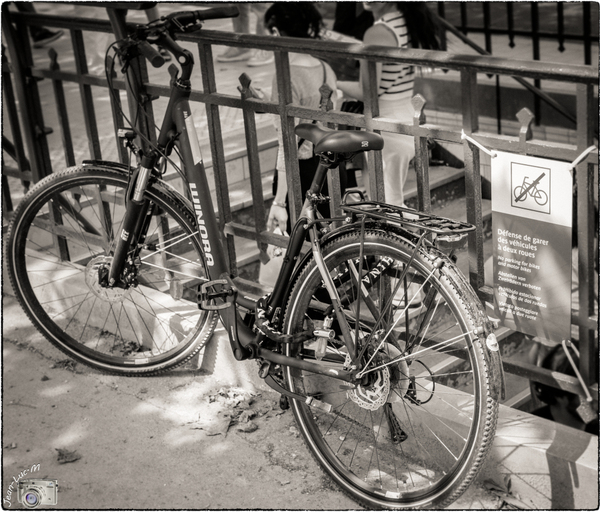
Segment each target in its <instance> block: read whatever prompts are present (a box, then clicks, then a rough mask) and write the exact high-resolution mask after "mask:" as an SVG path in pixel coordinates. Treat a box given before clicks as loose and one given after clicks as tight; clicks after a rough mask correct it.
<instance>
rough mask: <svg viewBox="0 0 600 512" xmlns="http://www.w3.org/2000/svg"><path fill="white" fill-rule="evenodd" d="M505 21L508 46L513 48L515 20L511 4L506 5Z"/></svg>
mask: <svg viewBox="0 0 600 512" xmlns="http://www.w3.org/2000/svg"><path fill="white" fill-rule="evenodd" d="M506 20H507V24H508V46H509V47H510V48H514V47H515V18H514V11H513V2H507V3H506Z"/></svg>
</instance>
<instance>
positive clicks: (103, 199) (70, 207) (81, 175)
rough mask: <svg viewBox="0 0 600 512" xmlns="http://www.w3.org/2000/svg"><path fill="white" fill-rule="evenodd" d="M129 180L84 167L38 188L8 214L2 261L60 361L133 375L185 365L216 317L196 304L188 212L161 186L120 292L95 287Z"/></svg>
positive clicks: (197, 258) (197, 256)
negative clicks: (70, 359)
mask: <svg viewBox="0 0 600 512" xmlns="http://www.w3.org/2000/svg"><path fill="white" fill-rule="evenodd" d="M128 182H129V176H128V174H127V173H126V172H124V171H121V170H119V169H114V168H109V167H104V166H91V165H86V166H84V167H82V168H72V169H67V170H66V171H64V172H61V173H56V174H52V175H50V176H48V177H47V178H45V179H44V180H42V181H40V182H39V183H38V184H37V185H36V186H35V187H34V188H33V189H32V190H31V191H30V193H29V194H28V195H27V196H26V197H25V198H24V199H23V201H22V202H21V203H20V204H19V206H18V208H17V210H16V211H15V217H14V219H13V221H12V223H11V226H10V228H9V231H8V237H7V244H6V252H5V254H6V258H7V264H8V273H9V277H10V281H11V283H12V285H13V288H14V291H15V294H16V297H17V299H18V301H19V302H20V304H21V306H22V307H23V309H24V310H25V312H26V314H27V315H28V317H29V318H30V319H31V321H32V322H33V324H34V325H35V327H36V328H37V329H38V330H39V331H40V332H41V333H42V334H43V335H44V336H45V337H46V338H47V339H48V340H49V341H50V342H52V343H53V344H54V345H55V346H57V347H58V348H59V349H60V350H62V351H63V352H65V353H66V354H68V355H69V356H71V357H73V358H75V359H76V360H78V361H81V362H83V363H85V364H87V365H89V366H92V367H95V368H98V369H100V370H104V371H108V372H112V373H119V374H127V375H141V374H145V375H147V374H149V373H157V372H160V371H163V370H166V369H168V368H172V367H174V366H177V365H179V364H182V363H184V362H185V361H187V360H189V359H190V358H191V357H192V356H193V355H194V354H196V353H197V352H198V351H199V350H200V349H201V348H202V346H203V345H204V344H205V343H206V341H207V340H208V338H209V337H210V335H211V334H212V332H213V331H214V328H215V325H216V322H217V317H216V315H215V314H214V313H212V312H206V311H201V310H199V309H198V306H197V287H198V284H199V283H200V282H202V281H203V280H206V276H207V269H206V265H205V260H204V256H203V253H202V250H201V247H200V244H199V241H198V236H197V235H198V230H197V229H196V227H195V223H194V219H193V217H192V216H191V214H190V212H189V209H187V208H186V207H185V205H182V204H181V202H180V201H178V199H177V198H175V197H174V195H173V194H172V193H169V192H167V191H166V189H164V188H163V186H162V185H160V184H156V185H153V186H151V187H149V188H148V191H147V194H146V198H147V199H148V200H149V201H150V205H151V207H150V213H149V215H150V216H151V217H149V218H148V223H149V227H148V230H147V236H146V239H145V240H144V242H143V244H139V245H136V246H135V247H132V252H131V256H132V257H131V258H130V261H129V262H128V263H126V272H127V273H128V274H129V279H130V285H129V286H126V287H124V288H118V287H113V288H109V287H104V286H102V285H100V280H99V272H102V271H103V269H106V268H108V266H109V265H110V263H111V261H112V254H113V252H114V247H115V237H117V236H119V234H120V233H121V222H122V219H123V215H124V212H125V197H126V194H127V188H128Z"/></svg>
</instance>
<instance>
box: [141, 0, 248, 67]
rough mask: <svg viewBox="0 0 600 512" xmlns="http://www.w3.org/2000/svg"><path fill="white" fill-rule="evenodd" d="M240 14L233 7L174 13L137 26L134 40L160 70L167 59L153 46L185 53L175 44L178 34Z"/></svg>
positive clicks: (145, 55)
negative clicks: (204, 23) (202, 24)
mask: <svg viewBox="0 0 600 512" xmlns="http://www.w3.org/2000/svg"><path fill="white" fill-rule="evenodd" d="M238 14H239V11H238V8H237V7H236V6H233V5H228V6H223V7H212V8H210V9H202V10H198V11H179V12H174V13H171V14H169V15H167V16H163V17H162V18H160V19H159V20H156V21H152V22H150V23H148V24H146V25H137V27H136V30H135V34H134V37H133V40H134V41H135V44H136V45H137V46H138V48H139V51H140V53H141V54H142V55H143V56H144V57H145V58H146V59H147V60H148V61H149V62H150V63H151V64H152V66H154V67H155V68H159V67H161V66H162V65H163V64H164V63H165V59H164V58H163V56H162V55H161V54H160V52H159V51H158V50H157V49H156V48H155V47H154V46H153V45H154V44H161V45H162V46H164V47H166V48H167V49H168V50H170V51H172V52H175V53H176V54H177V53H179V52H181V51H183V49H182V48H180V47H179V46H178V45H177V44H176V43H175V42H174V39H176V37H175V35H176V34H177V33H185V32H192V31H193V30H197V29H199V28H201V25H200V24H199V23H198V22H202V21H206V20H215V19H222V18H234V17H236V16H237V15H238ZM176 56H177V55H176Z"/></svg>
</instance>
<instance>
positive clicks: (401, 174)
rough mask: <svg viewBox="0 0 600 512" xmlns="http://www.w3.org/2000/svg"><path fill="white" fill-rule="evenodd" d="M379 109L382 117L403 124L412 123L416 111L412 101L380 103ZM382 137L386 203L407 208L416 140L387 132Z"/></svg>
mask: <svg viewBox="0 0 600 512" xmlns="http://www.w3.org/2000/svg"><path fill="white" fill-rule="evenodd" d="M379 107H380V108H379V113H380V115H381V116H382V117H391V118H394V119H398V120H399V121H402V122H403V123H410V122H412V116H413V112H414V110H413V108H412V105H411V104H410V101H405V102H402V103H397V102H392V101H390V102H386V101H380V102H379ZM382 136H383V139H384V146H383V150H382V157H383V183H384V188H385V201H386V203H389V204H393V205H396V206H405V204H404V184H405V183H406V179H407V177H408V169H409V165H410V161H411V160H412V159H413V158H414V156H415V142H414V138H413V137H412V136H410V135H400V134H398V133H386V132H382Z"/></svg>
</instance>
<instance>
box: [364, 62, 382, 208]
mask: <svg viewBox="0 0 600 512" xmlns="http://www.w3.org/2000/svg"><path fill="white" fill-rule="evenodd" d="M363 64H365V65H367V73H366V77H367V80H366V81H365V82H364V83H363V84H362V88H363V98H364V104H365V109H364V117H365V125H366V128H367V130H369V131H373V122H372V121H373V118H374V117H379V98H378V94H377V93H378V90H379V84H378V83H377V64H376V62H375V61H364V62H363ZM375 132H377V133H380V131H379V130H375ZM372 157H373V158H371V155H370V156H369V158H368V162H367V165H368V167H369V170H368V175H369V184H370V193H371V199H374V200H376V201H385V188H384V184H383V157H382V154H381V151H374V152H373V153H372Z"/></svg>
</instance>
